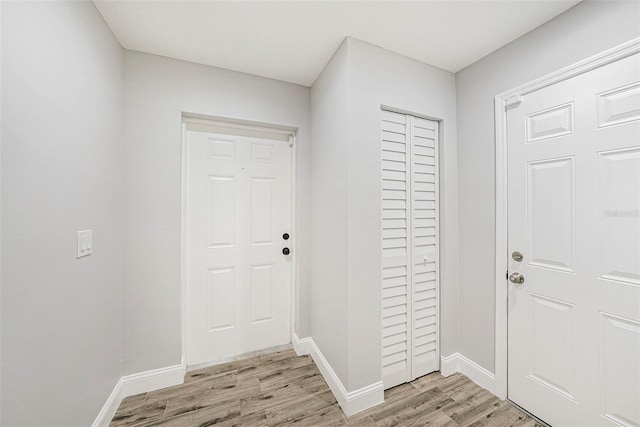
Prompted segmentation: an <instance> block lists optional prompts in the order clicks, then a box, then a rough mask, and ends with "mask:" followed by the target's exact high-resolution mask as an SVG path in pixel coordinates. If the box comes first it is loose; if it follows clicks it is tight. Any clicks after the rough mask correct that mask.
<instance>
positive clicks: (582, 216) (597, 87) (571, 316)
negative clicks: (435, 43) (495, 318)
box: [507, 55, 640, 426]
mask: <svg viewBox="0 0 640 427" xmlns="http://www.w3.org/2000/svg"><path fill="white" fill-rule="evenodd" d="M507 126H508V135H507V136H508V161H509V162H508V180H509V181H508V200H509V202H508V203H509V206H508V209H509V214H508V222H509V226H508V227H509V230H508V232H509V256H510V257H511V256H512V252H515V251H518V252H520V253H522V254H523V260H522V261H516V260H513V259H511V260H510V264H511V265H510V269H509V274H514V273H515V272H517V273H520V274H522V275H523V276H524V283H522V284H514V283H512V282H509V320H508V325H509V326H508V329H509V330H508V340H509V342H508V395H509V398H510V399H511V400H512V401H514V402H515V403H517V404H519V405H521V406H522V407H524V408H525V409H527V410H529V411H530V412H532V413H533V414H535V415H537V416H538V417H540V418H541V419H542V420H544V421H546V422H548V423H550V424H552V425H557V426H571V425H574V426H596V425H605V426H613V425H623V426H639V425H640V58H639V55H634V56H632V57H628V58H626V59H623V60H620V61H617V62H614V63H612V64H609V65H606V66H603V67H601V68H598V69H595V70H593V71H590V72H588V73H585V74H582V75H579V76H577V77H574V78H571V79H569V80H566V81H563V82H561V83H558V84H555V85H552V86H549V87H547V88H544V89H541V90H538V91H536V92H533V93H530V94H528V95H525V96H524V98H523V102H522V104H521V105H519V106H517V107H515V108H513V109H511V110H510V111H509V112H508V114H507ZM516 258H517V257H516ZM516 279H517V277H514V280H516Z"/></svg>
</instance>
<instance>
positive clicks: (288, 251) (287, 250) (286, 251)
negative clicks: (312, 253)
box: [282, 248, 291, 255]
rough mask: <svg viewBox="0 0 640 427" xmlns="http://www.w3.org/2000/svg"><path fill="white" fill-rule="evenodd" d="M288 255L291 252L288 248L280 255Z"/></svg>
mask: <svg viewBox="0 0 640 427" xmlns="http://www.w3.org/2000/svg"><path fill="white" fill-rule="evenodd" d="M290 253H291V251H290V250H289V248H284V249H283V250H282V254H283V255H289V254H290Z"/></svg>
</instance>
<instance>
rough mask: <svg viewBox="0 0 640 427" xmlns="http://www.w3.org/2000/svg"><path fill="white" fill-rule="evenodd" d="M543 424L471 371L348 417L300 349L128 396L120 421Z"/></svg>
mask: <svg viewBox="0 0 640 427" xmlns="http://www.w3.org/2000/svg"><path fill="white" fill-rule="evenodd" d="M210 425H220V426H281V425H299V426H344V425H356V426H427V425H428V426H489V425H490V426H527V427H534V426H539V425H540V424H537V423H536V422H535V421H534V420H533V419H531V418H530V417H528V416H527V415H526V414H524V413H522V412H521V411H519V410H518V409H517V408H515V407H514V406H513V405H511V404H510V403H509V402H505V401H501V400H499V399H498V398H496V397H495V396H493V395H492V394H491V393H489V392H487V391H486V390H484V389H482V388H480V387H479V386H477V385H476V384H474V383H473V382H471V381H470V380H469V379H468V378H466V377H465V376H463V375H460V374H455V375H452V376H450V377H447V378H444V377H443V376H442V375H440V373H438V372H436V373H433V374H430V375H426V376H424V377H421V378H418V379H417V380H415V381H413V382H412V383H409V384H403V385H400V386H398V387H395V388H392V389H390V390H387V391H386V392H385V402H384V403H383V404H380V405H378V406H376V407H374V408H371V409H369V410H367V411H365V412H362V413H360V414H357V415H355V416H352V417H349V418H347V417H345V416H344V414H343V413H342V411H341V410H340V407H339V406H338V403H337V402H336V400H335V398H334V397H333V395H332V394H331V391H330V390H329V387H328V386H327V384H326V383H325V381H324V379H323V378H322V376H321V375H320V372H319V371H318V368H317V367H316V365H315V364H314V363H313V361H312V360H311V358H310V357H309V356H303V357H297V356H296V354H295V353H294V352H293V350H286V351H281V352H277V353H271V354H265V355H262V356H257V357H253V358H250V359H244V360H239V361H235V362H231V363H226V364H223V365H216V366H213V367H210V368H205V369H200V370H197V371H191V372H188V373H187V375H186V377H185V383H184V384H182V385H179V386H175V387H169V388H165V389H161V390H157V391H153V392H150V393H143V394H139V395H136V396H131V397H127V398H126V399H124V400H123V401H122V404H121V405H120V407H119V408H118V412H117V413H116V415H115V417H114V418H113V420H112V422H111V426H112V427H116V426H181V427H190V426H198V427H205V426H210Z"/></svg>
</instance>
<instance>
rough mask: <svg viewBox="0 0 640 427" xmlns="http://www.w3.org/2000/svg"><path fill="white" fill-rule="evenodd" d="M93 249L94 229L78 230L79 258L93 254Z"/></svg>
mask: <svg viewBox="0 0 640 427" xmlns="http://www.w3.org/2000/svg"><path fill="white" fill-rule="evenodd" d="M92 250H93V230H82V231H78V258H82V257H85V256H87V255H91V251H92Z"/></svg>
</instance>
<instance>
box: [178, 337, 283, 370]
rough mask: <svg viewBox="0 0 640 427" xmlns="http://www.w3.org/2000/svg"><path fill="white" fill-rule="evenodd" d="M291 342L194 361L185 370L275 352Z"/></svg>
mask: <svg viewBox="0 0 640 427" xmlns="http://www.w3.org/2000/svg"><path fill="white" fill-rule="evenodd" d="M292 348H293V346H292V345H291V343H289V344H284V345H277V346H275V347H268V348H263V349H261V350H256V351H250V352H248V353H242V354H238V355H235V356H229V357H223V358H222V359H216V360H210V361H207V362H202V363H196V364H195V365H187V369H186V371H187V372H189V371H194V370H196V369H202V368H208V367H210V366H215V365H221V364H223V363H229V362H235V361H238V360H242V359H249V358H251V357H255V356H262V355H263V354H269V353H277V352H279V351H284V350H289V349H292Z"/></svg>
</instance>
